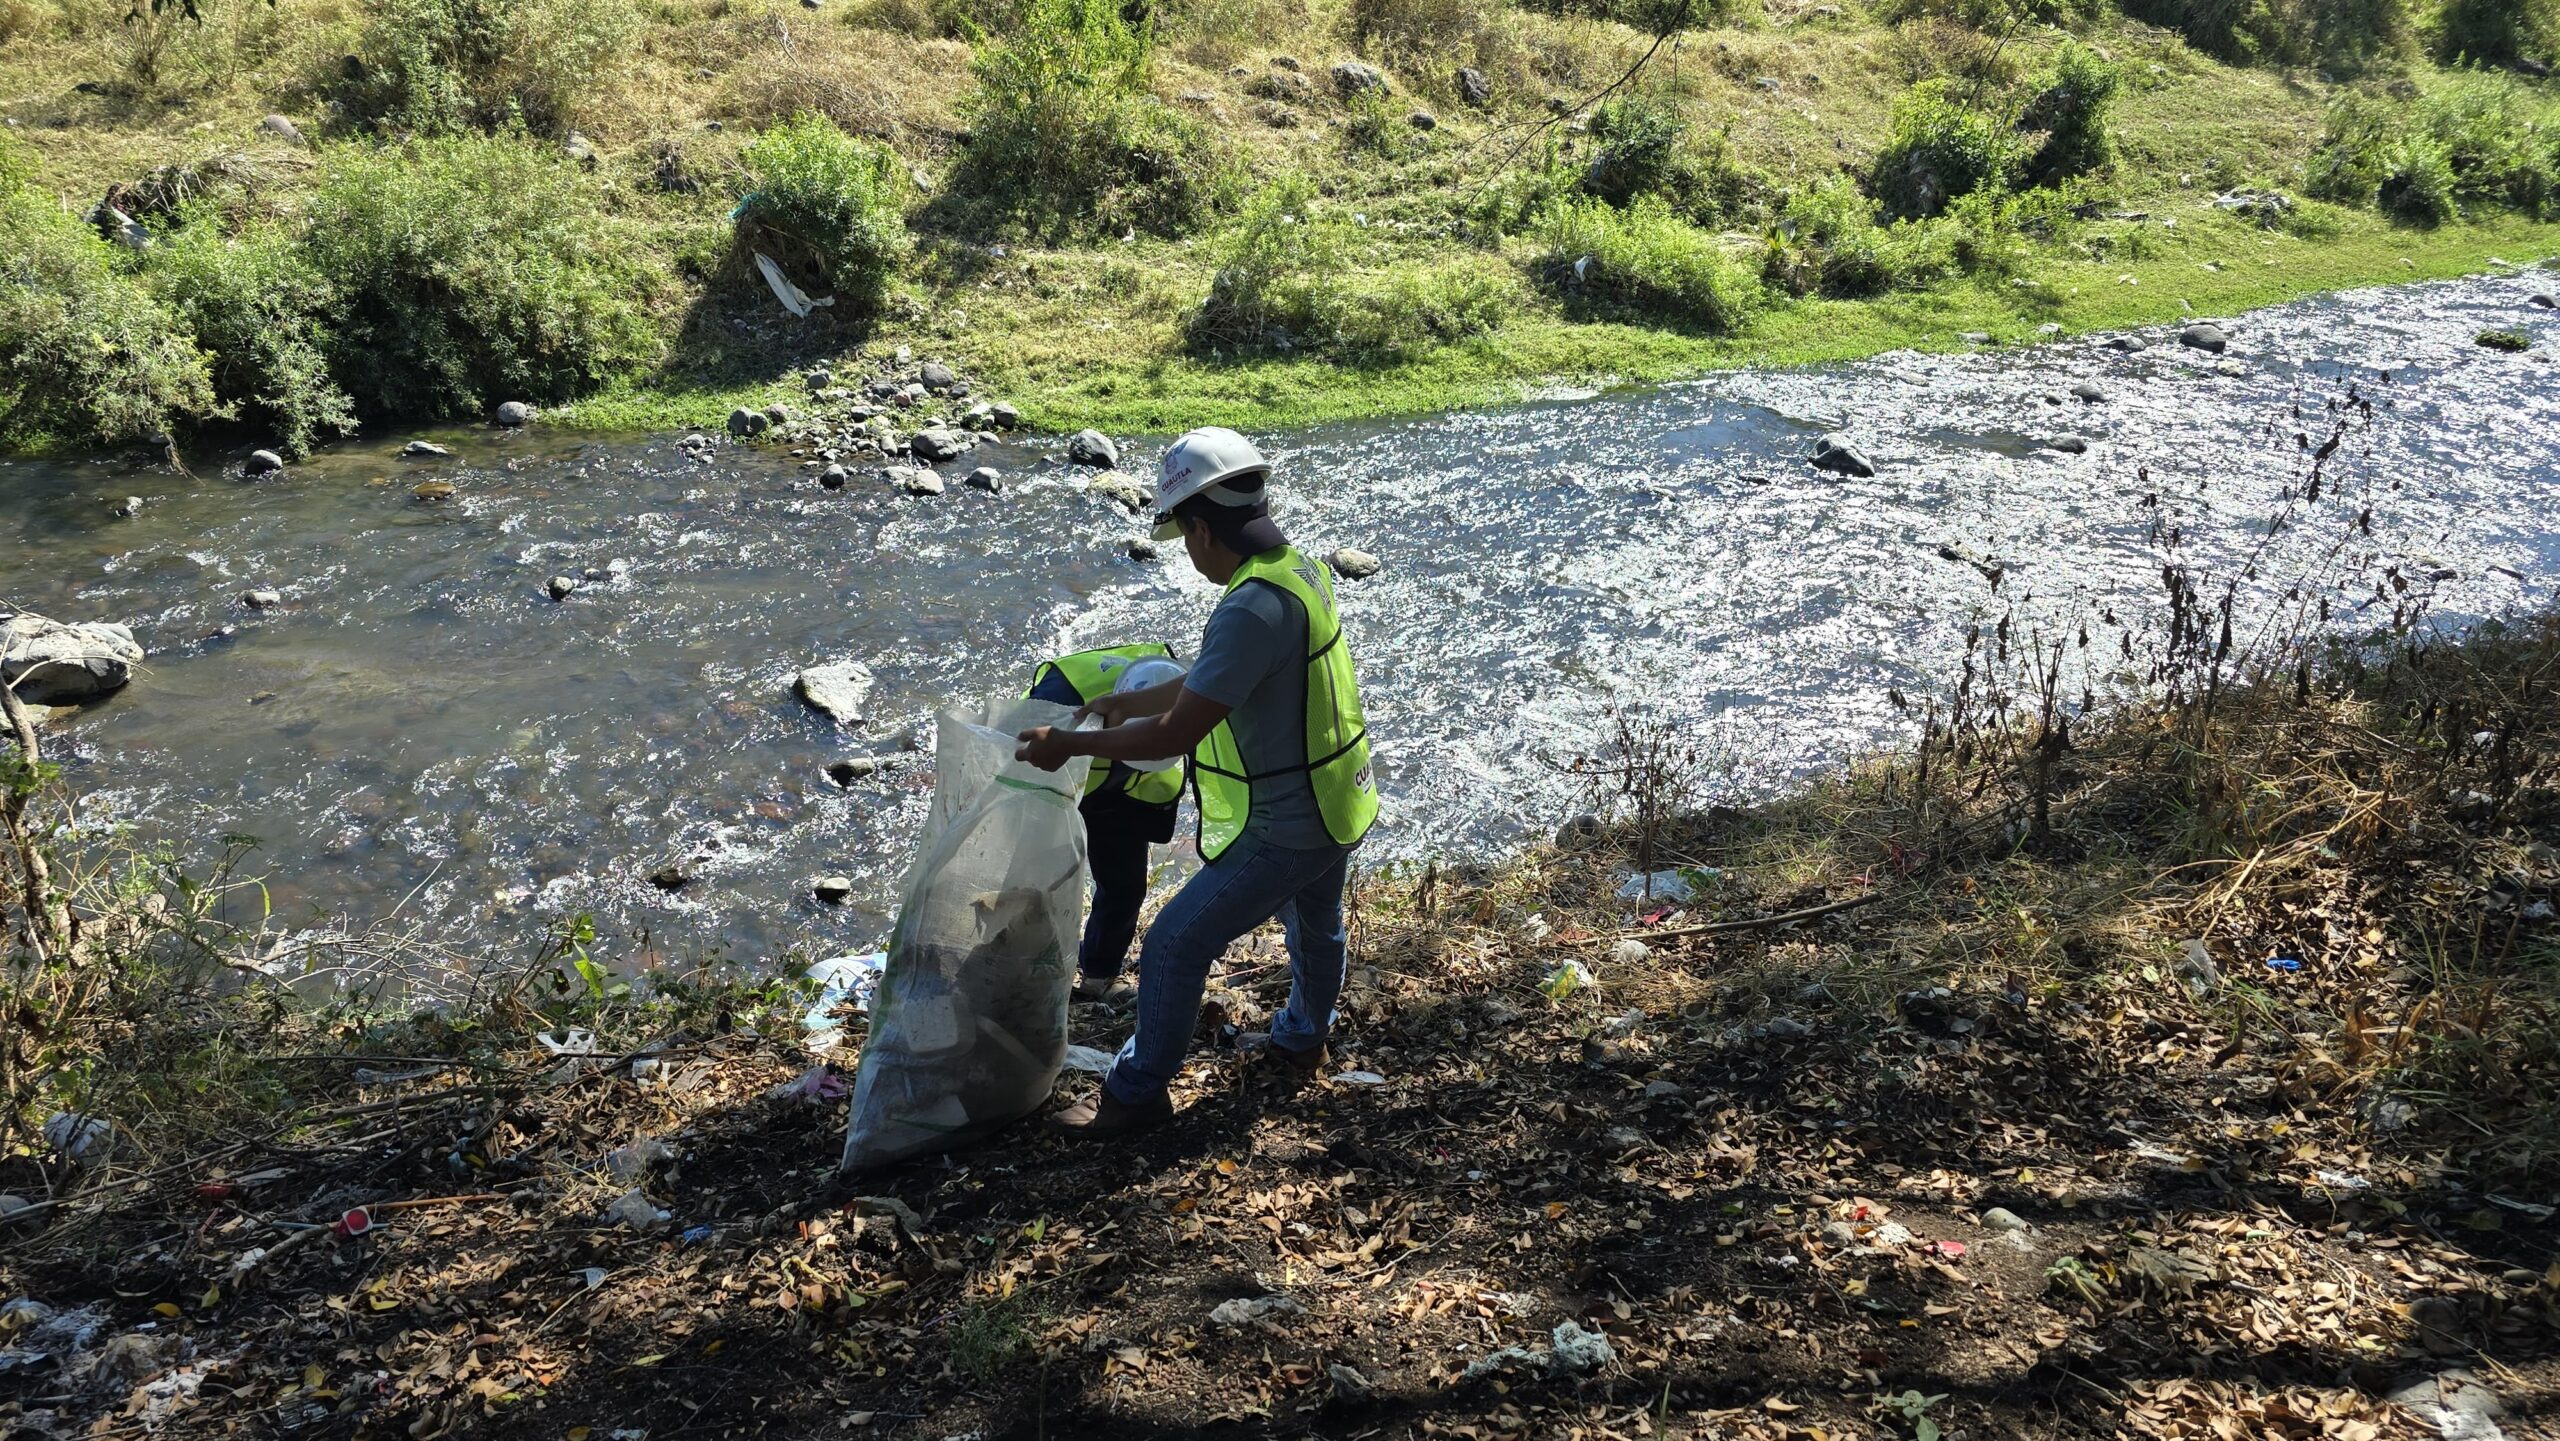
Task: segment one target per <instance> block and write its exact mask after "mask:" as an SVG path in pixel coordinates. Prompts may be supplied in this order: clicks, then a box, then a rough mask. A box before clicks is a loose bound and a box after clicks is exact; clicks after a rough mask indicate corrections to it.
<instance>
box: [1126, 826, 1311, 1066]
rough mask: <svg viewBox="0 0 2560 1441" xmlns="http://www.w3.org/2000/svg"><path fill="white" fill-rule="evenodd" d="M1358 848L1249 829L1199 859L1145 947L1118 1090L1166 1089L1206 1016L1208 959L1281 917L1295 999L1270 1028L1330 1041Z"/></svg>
mask: <svg viewBox="0 0 2560 1441" xmlns="http://www.w3.org/2000/svg"><path fill="white" fill-rule="evenodd" d="M1350 871H1351V847H1349V846H1327V847H1325V848H1324V849H1322V850H1312V851H1302V850H1294V849H1291V848H1289V847H1286V846H1273V845H1265V844H1263V843H1262V842H1260V841H1258V840H1256V839H1255V838H1253V837H1251V836H1245V837H1242V838H1240V839H1238V840H1237V841H1236V842H1235V844H1234V845H1232V846H1230V847H1228V849H1227V853H1226V854H1225V855H1222V856H1220V857H1218V859H1217V860H1216V861H1214V862H1212V863H1211V864H1209V865H1207V866H1204V867H1202V868H1201V870H1200V873H1199V874H1198V875H1195V876H1193V877H1192V878H1191V881H1190V883H1189V884H1188V885H1185V886H1184V887H1183V888H1182V890H1181V891H1180V892H1179V893H1177V894H1176V895H1175V896H1174V898H1173V899H1172V900H1170V901H1167V902H1166V903H1165V907H1164V909H1163V910H1162V911H1159V912H1158V913H1157V914H1156V920H1155V924H1154V925H1153V926H1150V927H1148V929H1147V939H1146V943H1145V944H1144V945H1142V946H1141V947H1139V950H1138V1030H1137V1034H1135V1035H1133V1036H1131V1037H1130V1038H1129V1042H1128V1044H1127V1045H1124V1046H1122V1047H1121V1048H1120V1059H1119V1060H1117V1061H1116V1062H1114V1063H1113V1064H1112V1067H1111V1074H1110V1075H1109V1076H1107V1077H1105V1078H1104V1079H1103V1084H1104V1085H1105V1086H1107V1087H1109V1088H1110V1090H1111V1094H1112V1095H1114V1096H1116V1097H1118V1098H1119V1099H1121V1100H1122V1101H1126V1102H1130V1103H1133V1104H1134V1103H1138V1102H1143V1101H1148V1100H1152V1099H1154V1098H1155V1097H1157V1096H1160V1095H1162V1094H1164V1090H1165V1088H1166V1087H1167V1086H1170V1085H1172V1084H1173V1078H1174V1077H1175V1076H1176V1075H1178V1074H1180V1073H1181V1070H1182V1057H1183V1054H1184V1053H1185V1052H1187V1051H1189V1050H1190V1049H1191V1031H1192V1028H1193V1027H1194V1026H1196V1025H1197V1024H1198V1023H1199V1020H1200V993H1201V991H1202V990H1203V989H1204V988H1206V987H1207V985H1208V983H1209V967H1210V965H1211V964H1212V963H1214V962H1215V961H1216V960H1217V959H1218V957H1220V956H1222V955H1224V954H1226V950H1227V947H1228V946H1229V945H1232V944H1233V943H1234V942H1235V941H1236V940H1237V939H1238V938H1239V937H1241V936H1243V935H1244V934H1245V933H1246V932H1248V931H1251V930H1252V929H1253V928H1254V927H1256V926H1258V925H1261V924H1262V923H1263V922H1264V921H1267V920H1269V919H1271V918H1272V917H1273V916H1278V917H1279V918H1280V924H1281V926H1282V928H1283V929H1285V930H1286V931H1287V932H1288V937H1289V1004H1288V1005H1287V1006H1285V1007H1283V1008H1282V1010H1281V1012H1280V1014H1279V1015H1277V1016H1275V1017H1273V1018H1272V1021H1271V1037H1272V1039H1273V1040H1274V1041H1277V1042H1278V1043H1279V1044H1281V1045H1283V1046H1287V1047H1289V1048H1291V1049H1292V1050H1303V1049H1305V1048H1306V1047H1308V1046H1313V1045H1318V1044H1320V1043H1322V1042H1323V1040H1324V1039H1325V1037H1326V1035H1327V1034H1329V1033H1330V1032H1331V1031H1332V1029H1333V1022H1334V1002H1335V1001H1336V1000H1338V999H1340V998H1341V995H1342V976H1343V966H1344V949H1343V948H1344V944H1345V941H1346V940H1347V937H1346V935H1345V933H1344V930H1343V924H1342V888H1343V884H1344V882H1345V880H1346V878H1347V877H1348V876H1349V874H1350Z"/></svg>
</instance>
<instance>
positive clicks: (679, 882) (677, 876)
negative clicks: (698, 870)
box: [649, 861, 693, 891]
mask: <svg viewBox="0 0 2560 1441" xmlns="http://www.w3.org/2000/svg"><path fill="white" fill-rule="evenodd" d="M649 884H651V885H653V886H656V887H657V888H658V889H659V890H662V891H680V890H683V889H684V888H685V887H686V886H689V885H691V884H693V872H691V871H689V870H686V869H685V868H684V864H683V863H682V862H680V861H669V862H668V863H666V864H665V865H663V866H660V867H658V868H657V869H656V870H654V871H651V872H650V873H649Z"/></svg>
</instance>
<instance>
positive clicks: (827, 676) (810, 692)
mask: <svg viewBox="0 0 2560 1441" xmlns="http://www.w3.org/2000/svg"><path fill="white" fill-rule="evenodd" d="M798 686H799V690H800V698H801V699H802V700H804V701H807V702H808V703H809V704H810V705H812V706H815V707H817V708H818V709H819V710H822V711H825V712H826V713H827V714H828V715H830V716H833V717H834V718H836V719H837V720H839V721H842V722H843V723H845V724H846V725H856V724H859V723H860V722H861V720H862V708H863V707H864V706H866V705H868V704H870V702H871V668H870V667H869V666H866V665H864V664H863V663H862V662H860V661H858V660H840V661H832V662H830V663H828V664H826V665H813V666H811V667H809V668H808V669H807V670H804V671H802V672H800V678H799V681H798Z"/></svg>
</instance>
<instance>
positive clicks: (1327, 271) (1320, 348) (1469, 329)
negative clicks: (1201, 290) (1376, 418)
mask: <svg viewBox="0 0 2560 1441" xmlns="http://www.w3.org/2000/svg"><path fill="white" fill-rule="evenodd" d="M1364 234H1365V232H1363V231H1362V230H1361V228H1360V227H1358V226H1356V225H1353V224H1351V223H1350V222H1348V221H1345V220H1343V219H1342V218H1341V217H1340V216H1338V215H1335V214H1332V213H1330V212H1327V211H1324V210H1322V209H1320V208H1319V207H1318V206H1317V203H1316V198H1315V187H1314V185H1313V183H1312V182H1310V181H1309V180H1308V179H1307V178H1306V177H1305V176H1303V175H1296V174H1292V175H1289V176H1286V177H1283V178H1282V179H1280V180H1278V181H1276V182H1274V183H1273V184H1271V185H1270V186H1268V187H1266V188H1265V189H1264V190H1263V192H1262V193H1261V194H1259V195H1257V196H1255V197H1254V199H1253V200H1252V202H1251V203H1249V204H1248V205H1247V206H1246V207H1245V212H1244V215H1243V216H1242V218H1241V219H1239V221H1238V222H1237V224H1236V226H1235V228H1234V229H1233V230H1231V231H1230V232H1228V234H1227V235H1226V236H1225V237H1223V239H1222V241H1221V243H1220V246H1219V248H1218V251H1217V259H1218V268H1217V271H1216V273H1215V274H1214V275H1213V276H1212V277H1211V279H1210V282H1209V293H1208V295H1207V296H1206V297H1204V298H1203V299H1202V300H1201V302H1200V305H1199V307H1198V308H1197V309H1196V310H1194V311H1193V312H1192V314H1191V318H1190V321H1189V324H1188V326H1187V329H1186V337H1187V340H1188V342H1189V344H1190V346H1191V348H1192V349H1193V350H1195V351H1200V352H1204V353H1216V354H1227V353H1230V352H1238V353H1250V352H1254V351H1267V350H1278V351H1308V352H1318V353H1330V354H1336V355H1340V356H1343V357H1346V358H1350V359H1355V360H1381V359H1391V358H1393V357H1395V356H1396V355H1398V354H1400V353H1402V352H1406V351H1410V350H1415V349H1419V348H1422V347H1424V346H1428V345H1434V344H1440V343H1445V342H1448V341H1453V340H1461V339H1465V338H1467V337H1469V336H1473V335H1482V334H1485V333H1486V332H1489V331H1492V330H1496V329H1499V328H1500V327H1501V325H1502V324H1503V322H1504V321H1506V320H1507V319H1509V317H1510V315H1511V313H1512V311H1513V309H1514V308H1515V307H1516V305H1517V303H1518V295H1517V287H1516V286H1515V285H1514V284H1513V283H1512V282H1511V281H1510V279H1509V277H1507V276H1505V275H1503V274H1501V273H1500V272H1498V271H1494V270H1492V269H1490V268H1489V267H1487V266H1484V265H1481V264H1475V263H1471V262H1457V263H1453V264H1448V265H1440V266H1433V267H1428V268H1415V267H1388V268H1386V269H1384V270H1380V271H1366V270H1362V269H1359V268H1357V267H1356V266H1355V264H1354V262H1353V257H1354V255H1355V254H1356V253H1357V252H1358V251H1359V250H1360V249H1361V247H1362V245H1363V237H1364Z"/></svg>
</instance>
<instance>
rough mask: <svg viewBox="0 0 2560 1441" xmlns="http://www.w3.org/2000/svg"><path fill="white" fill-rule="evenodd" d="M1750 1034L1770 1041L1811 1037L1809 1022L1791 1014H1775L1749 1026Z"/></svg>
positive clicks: (1805, 1039)
mask: <svg viewBox="0 0 2560 1441" xmlns="http://www.w3.org/2000/svg"><path fill="white" fill-rule="evenodd" d="M1751 1031H1752V1034H1754V1035H1756V1036H1761V1037H1764V1038H1766V1039H1768V1040H1772V1041H1807V1040H1811V1039H1812V1038H1813V1027H1812V1025H1811V1024H1809V1023H1807V1022H1804V1021H1799V1020H1797V1019H1796V1018H1795V1017H1793V1016H1776V1017H1773V1018H1771V1019H1769V1020H1767V1021H1763V1022H1762V1023H1760V1024H1759V1025H1756V1026H1753V1027H1752V1028H1751Z"/></svg>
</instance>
